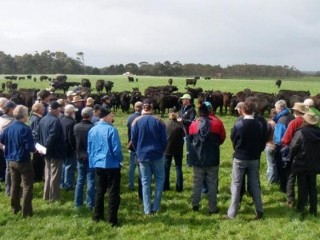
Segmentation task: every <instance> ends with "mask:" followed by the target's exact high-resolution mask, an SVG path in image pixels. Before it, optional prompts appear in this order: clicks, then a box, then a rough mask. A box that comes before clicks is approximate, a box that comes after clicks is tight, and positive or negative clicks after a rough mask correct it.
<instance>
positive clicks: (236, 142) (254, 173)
mask: <svg viewBox="0 0 320 240" xmlns="http://www.w3.org/2000/svg"><path fill="white" fill-rule="evenodd" d="M241 111H242V114H243V118H242V119H239V120H237V121H236V122H235V124H234V126H233V128H232V130H231V135H230V138H231V141H232V146H233V149H234V154H233V163H232V181H231V202H230V206H229V209H228V212H227V215H226V216H225V217H226V218H227V219H234V218H235V217H236V215H237V212H238V209H239V203H240V197H241V195H240V193H241V187H242V185H243V177H244V175H245V172H247V175H248V183H249V189H250V192H251V195H252V198H253V202H254V205H255V210H256V216H255V219H261V218H262V215H263V207H262V198H261V189H260V180H259V178H260V175H259V169H260V155H261V152H262V151H263V150H264V147H265V140H264V132H263V128H262V126H261V123H260V122H259V120H257V119H256V118H254V116H253V114H254V105H253V104H252V103H251V102H248V101H246V102H245V103H244V105H242V106H241Z"/></svg>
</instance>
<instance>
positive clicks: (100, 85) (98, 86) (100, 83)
mask: <svg viewBox="0 0 320 240" xmlns="http://www.w3.org/2000/svg"><path fill="white" fill-rule="evenodd" d="M103 88H104V80H103V79H99V80H97V81H96V90H97V92H98V93H99V94H100V93H101V92H102V91H103Z"/></svg>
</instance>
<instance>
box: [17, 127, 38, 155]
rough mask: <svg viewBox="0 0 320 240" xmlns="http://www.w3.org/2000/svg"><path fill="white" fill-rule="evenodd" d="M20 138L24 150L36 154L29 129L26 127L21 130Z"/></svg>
mask: <svg viewBox="0 0 320 240" xmlns="http://www.w3.org/2000/svg"><path fill="white" fill-rule="evenodd" d="M21 138H22V141H23V144H24V147H25V149H27V150H28V151H29V152H36V147H35V144H34V140H33V136H32V131H31V129H30V128H28V127H27V128H24V129H23V130H22V133H21Z"/></svg>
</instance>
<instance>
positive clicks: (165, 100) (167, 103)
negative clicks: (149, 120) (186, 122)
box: [159, 93, 180, 117]
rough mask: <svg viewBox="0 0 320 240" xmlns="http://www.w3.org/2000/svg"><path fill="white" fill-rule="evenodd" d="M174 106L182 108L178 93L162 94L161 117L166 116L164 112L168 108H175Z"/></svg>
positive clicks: (160, 100)
mask: <svg viewBox="0 0 320 240" xmlns="http://www.w3.org/2000/svg"><path fill="white" fill-rule="evenodd" d="M173 107H175V108H176V109H178V110H179V108H180V105H179V97H178V96H176V95H169V94H165V93H164V94H160V98H159V110H160V114H161V117H164V113H165V111H166V109H169V108H173Z"/></svg>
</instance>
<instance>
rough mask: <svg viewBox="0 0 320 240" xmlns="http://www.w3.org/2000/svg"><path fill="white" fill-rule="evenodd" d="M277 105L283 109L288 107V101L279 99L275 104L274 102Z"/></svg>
mask: <svg viewBox="0 0 320 240" xmlns="http://www.w3.org/2000/svg"><path fill="white" fill-rule="evenodd" d="M274 106H275V107H278V108H281V109H284V108H286V107H287V103H286V101H285V100H282V99H281V100H279V101H277V102H276V103H275V104H274Z"/></svg>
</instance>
